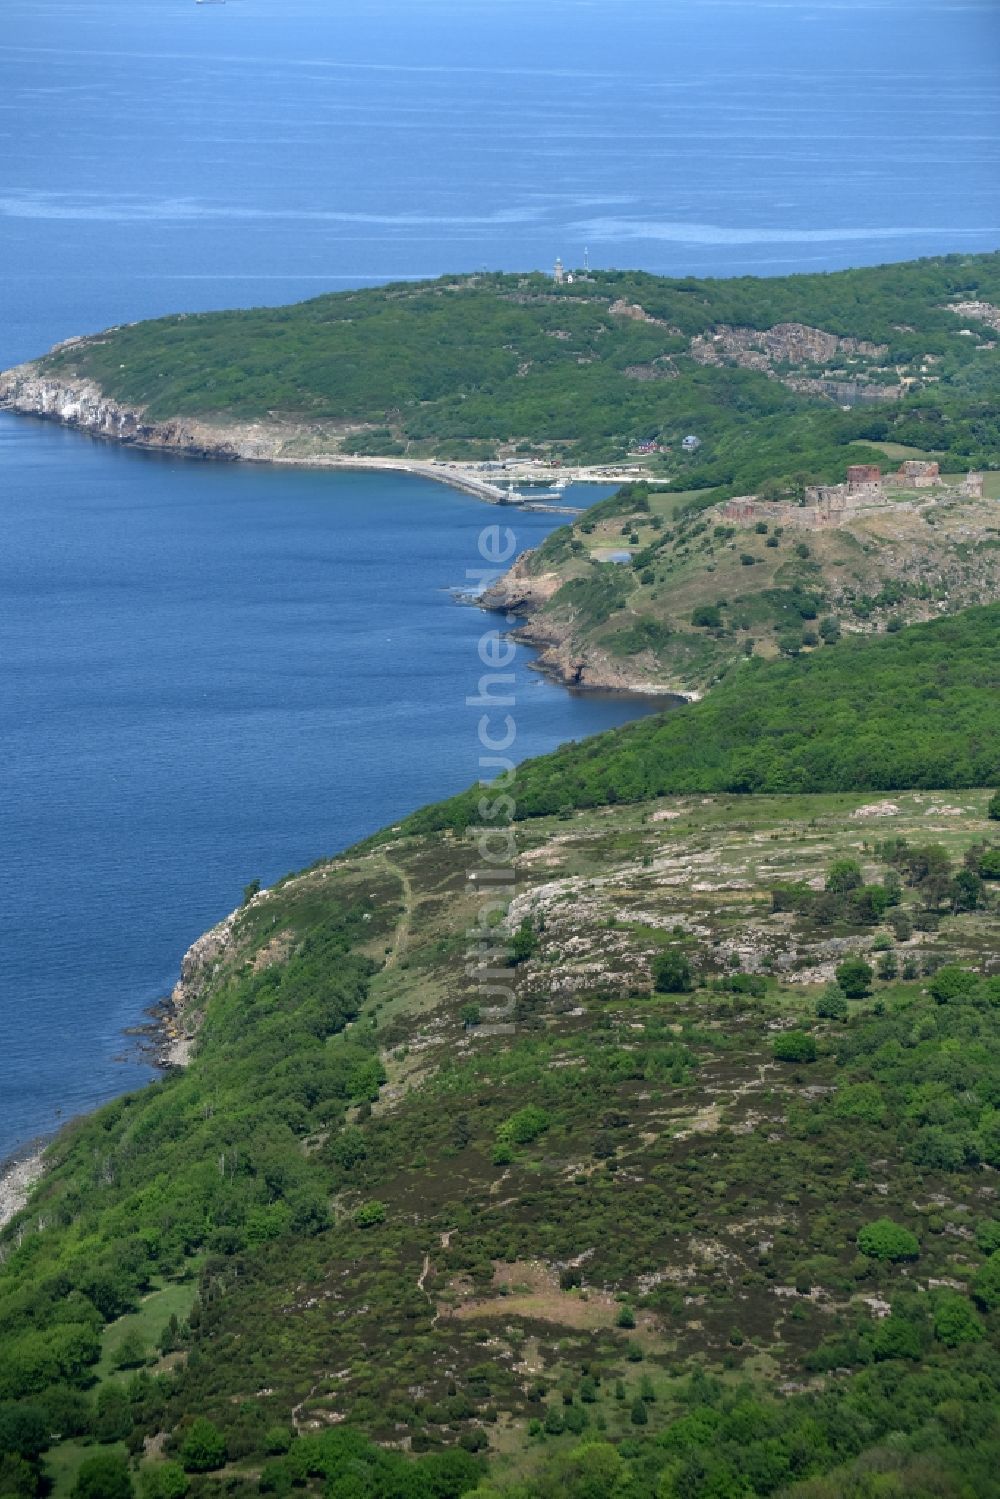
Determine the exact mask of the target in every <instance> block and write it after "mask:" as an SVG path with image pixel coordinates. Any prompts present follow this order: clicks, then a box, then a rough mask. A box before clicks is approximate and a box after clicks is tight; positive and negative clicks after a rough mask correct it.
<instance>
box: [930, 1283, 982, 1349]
mask: <svg viewBox="0 0 1000 1499" xmlns="http://www.w3.org/2000/svg"><path fill="white" fill-rule="evenodd" d="M983 1332H984V1329H983V1324H982V1323H981V1322H980V1320H979V1318H978V1317H977V1316H976V1314H975V1312H974V1311H973V1310H972V1307H971V1306H970V1305H969V1303H968V1301H967V1300H966V1299H965V1297H964V1296H958V1295H956V1294H955V1292H954V1291H951V1292H946V1293H945V1294H944V1295H942V1296H941V1298H940V1300H939V1301H938V1304H937V1310H936V1311H935V1313H934V1336H935V1338H937V1340H938V1342H939V1343H943V1344H944V1346H945V1347H946V1348H961V1347H962V1345H963V1344H965V1343H978V1342H980V1341H981V1340H982V1337H983Z"/></svg>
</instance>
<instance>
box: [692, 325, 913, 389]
mask: <svg viewBox="0 0 1000 1499" xmlns="http://www.w3.org/2000/svg"><path fill="white" fill-rule="evenodd" d="M888 352H889V350H888V346H887V345H886V344H876V343H871V342H869V341H868V340H867V339H863V338H841V337H840V336H839V335H838V334H836V333H828V332H827V331H826V330H825V329H823V328H810V327H809V326H808V324H806V323H775V325H774V327H773V328H735V327H730V326H729V325H728V324H723V325H722V326H721V327H719V328H716V329H715V331H714V332H713V333H701V334H698V335H697V337H695V338H692V340H691V344H690V353H691V358H692V359H693V360H694V361H695V363H696V364H705V365H721V364H735V365H738V366H739V367H740V368H741V369H747V370H757V371H758V372H759V373H760V374H763V375H767V376H768V378H769V379H771V380H780V381H781V383H782V384H783V385H787V386H788V388H789V389H790V390H795V391H798V392H799V393H800V394H801V395H811V396H823V397H825V398H826V399H827V400H831V401H836V402H837V404H838V405H842V406H858V405H864V404H867V403H870V402H877V401H898V400H899V399H900V397H901V396H902V395H903V394H904V392H905V389H906V387H905V386H904V385H903V384H902V383H900V382H898V381H897V382H895V383H892V384H882V383H880V382H878V381H873V380H869V379H868V378H867V376H866V375H864V374H860V375H859V376H858V378H852V379H844V378H841V377H839V376H838V375H837V374H836V373H834V372H831V371H827V372H825V373H823V374H819V375H817V374H810V375H804V374H803V375H799V374H795V373H794V370H795V367H796V366H798V367H799V368H802V367H803V366H809V367H812V368H815V367H816V366H817V365H821V366H829V365H831V364H834V363H839V362H842V361H843V360H845V359H850V360H857V359H865V360H879V359H884V358H885V357H886V355H887V354H888ZM775 366H791V369H776V368H775Z"/></svg>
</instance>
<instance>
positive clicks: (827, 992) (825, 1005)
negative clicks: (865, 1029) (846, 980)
mask: <svg viewBox="0 0 1000 1499" xmlns="http://www.w3.org/2000/svg"><path fill="white" fill-rule="evenodd" d="M816 1014H817V1015H818V1016H819V1017H820V1019H821V1020H846V1019H847V1016H848V1005H847V996H846V994H845V993H844V991H843V989H841V987H840V985H839V984H827V986H826V988H825V989H824V990H823V993H822V994H821V995H820V997H819V999H817V1001H816Z"/></svg>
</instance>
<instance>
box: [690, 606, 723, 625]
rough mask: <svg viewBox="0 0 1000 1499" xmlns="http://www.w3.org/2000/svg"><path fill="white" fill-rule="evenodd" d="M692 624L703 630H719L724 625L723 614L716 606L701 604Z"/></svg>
mask: <svg viewBox="0 0 1000 1499" xmlns="http://www.w3.org/2000/svg"><path fill="white" fill-rule="evenodd" d="M691 623H692V624H693V625H696V626H697V627H698V628H699V629H703V630H718V629H719V628H720V627H721V625H722V614H721V612H720V611H719V610H718V609H717V608H716V606H715V605H714V604H700V605H699V606H698V608H697V609H695V610H694V611H693V613H692V615H691Z"/></svg>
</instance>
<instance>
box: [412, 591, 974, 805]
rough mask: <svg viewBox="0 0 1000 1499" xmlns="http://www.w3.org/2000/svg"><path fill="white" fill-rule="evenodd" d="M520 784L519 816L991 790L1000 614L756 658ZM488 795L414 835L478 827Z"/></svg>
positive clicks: (564, 754)
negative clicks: (695, 695)
mask: <svg viewBox="0 0 1000 1499" xmlns="http://www.w3.org/2000/svg"><path fill="white" fill-rule="evenodd" d="M515 779H516V788H517V789H516V809H517V811H516V815H517V816H518V817H534V816H546V815H550V814H552V813H556V812H559V811H560V810H561V809H563V808H565V809H572V808H574V807H593V806H598V805H602V804H607V803H610V804H614V803H616V802H632V801H639V800H642V799H643V798H646V797H650V796H661V795H663V794H664V793H665V792H688V791H705V792H710V791H735V792H750V791H759V792H771V793H775V792H776V793H786V792H801V791H811V792H818V791H854V790H878V791H891V790H893V789H894V788H896V787H905V786H926V787H935V786H982V785H987V784H988V783H989V782H991V781H993V780H997V779H1000V605H991V606H990V607H988V608H983V609H970V610H966V611H964V612H963V613H961V614H959V615H956V616H954V617H953V618H950V619H942V620H935V621H933V622H932V623H930V624H926V625H914V626H912V627H911V628H909V629H907V630H902V631H900V632H899V633H897V634H892V635H885V636H864V637H852V638H850V639H845V640H842V641H840V642H839V643H838V644H837V645H836V646H835V647H834V648H833V649H830V650H823V651H820V652H818V653H817V654H814V655H809V656H801V657H799V658H797V659H795V660H793V661H787V662H764V661H748V662H747V663H746V664H745V666H744V667H742V668H741V669H740V670H739V671H738V672H736V673H735V674H734V675H732V676H730V677H728V678H727V679H726V681H724V682H723V683H722V684H721V685H720V686H718V687H717V688H716V689H715V690H714V691H713V692H712V693H711V694H710V696H709V697H707V698H706V699H705V700H704V701H702V702H699V703H693V704H690V705H688V706H686V707H683V708H679V709H677V710H676V711H674V712H670V713H667V714H665V715H661V716H658V717H655V718H648V719H644V720H642V721H641V722H639V723H635V724H629V725H626V726H625V727H624V728H621V729H615V730H612V731H611V732H610V733H607V734H602V735H599V736H598V737H597V738H595V739H589V740H585V741H584V742H583V743H582V744H572V745H568V746H567V747H566V748H565V749H561V750H558V751H556V753H555V754H552V755H546V756H544V757H543V758H542V759H539V760H529V761H527V762H526V763H525V764H523V765H521V766H519V767H518V769H517V774H516V778H515ZM479 798H480V792H479V791H478V790H475V789H474V790H471V791H468V792H466V793H463V794H462V795H460V796H457V797H453V798H452V799H451V800H449V801H446V802H440V803H438V804H436V805H434V806H431V807H425V808H423V809H422V810H421V811H419V812H416V813H414V814H413V816H412V817H410V818H408V819H407V821H406V823H405V824H404V825H405V826H406V827H407V828H408V829H409V830H411V831H413V832H420V831H424V830H425V829H435V828H441V827H464V826H466V825H467V824H473V823H475V822H477V821H478V819H479V814H478V811H477V807H478V803H479Z"/></svg>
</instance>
